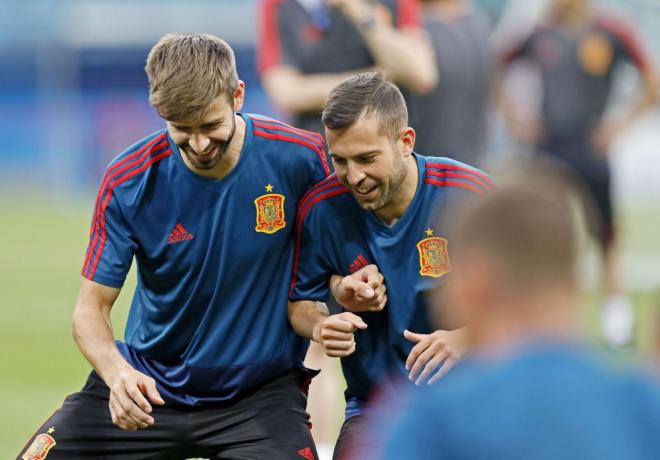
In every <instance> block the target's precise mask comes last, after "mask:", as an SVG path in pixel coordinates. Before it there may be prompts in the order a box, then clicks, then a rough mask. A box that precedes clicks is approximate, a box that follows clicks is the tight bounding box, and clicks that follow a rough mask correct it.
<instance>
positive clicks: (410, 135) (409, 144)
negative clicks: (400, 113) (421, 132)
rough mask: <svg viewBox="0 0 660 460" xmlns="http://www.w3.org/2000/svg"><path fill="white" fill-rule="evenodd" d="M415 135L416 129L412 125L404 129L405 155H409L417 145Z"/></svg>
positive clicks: (402, 139)
mask: <svg viewBox="0 0 660 460" xmlns="http://www.w3.org/2000/svg"><path fill="white" fill-rule="evenodd" d="M415 137H416V133H415V130H414V129H412V128H411V127H410V126H408V127H407V128H404V130H403V131H402V133H401V142H402V143H403V149H404V156H406V157H408V156H410V154H411V153H412V152H413V148H414V147H415Z"/></svg>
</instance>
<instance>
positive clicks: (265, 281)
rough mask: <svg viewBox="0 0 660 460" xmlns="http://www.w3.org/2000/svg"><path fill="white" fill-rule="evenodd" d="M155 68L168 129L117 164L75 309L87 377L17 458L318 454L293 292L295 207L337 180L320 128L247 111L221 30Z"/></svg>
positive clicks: (152, 59)
mask: <svg viewBox="0 0 660 460" xmlns="http://www.w3.org/2000/svg"><path fill="white" fill-rule="evenodd" d="M146 72H147V75H148V77H149V89H150V101H151V103H152V105H153V106H154V108H155V109H156V110H157V111H158V113H159V114H160V116H161V117H162V118H163V119H164V120H165V122H166V124H167V128H166V129H163V130H160V131H158V132H156V133H154V134H152V135H150V136H148V137H146V138H144V139H143V140H141V141H139V142H137V143H136V144H134V145H133V146H131V147H129V148H128V149H127V150H126V151H124V152H123V153H121V154H120V155H119V156H117V157H116V158H115V159H114V160H113V161H112V163H111V164H110V165H109V166H108V168H107V170H106V173H105V176H104V178H103V182H102V184H101V187H100V189H99V192H98V198H97V201H96V208H95V211H94V217H93V221H92V229H91V233H90V240H89V246H88V249H87V255H86V257H85V262H84V266H83V269H82V276H83V281H82V286H81V289H80V294H79V297H78V301H77V303H76V307H75V311H74V314H73V335H74V338H75V340H76V342H77V343H78V346H79V347H80V349H81V351H82V353H83V354H84V355H85V357H86V358H87V359H88V360H89V362H90V363H91V364H92V366H93V367H94V371H93V372H92V373H91V375H90V376H89V378H88V380H87V383H86V384H85V386H84V388H83V389H82V391H80V392H78V393H75V394H73V395H71V396H69V397H68V398H66V400H65V402H64V405H63V406H62V408H61V409H59V410H58V411H57V412H56V413H55V414H54V415H53V416H52V417H50V419H48V420H47V421H46V422H45V424H44V425H43V426H42V427H41V428H40V429H39V430H38V431H37V433H36V434H35V435H34V437H33V439H32V440H31V441H30V442H29V443H28V446H27V447H26V449H25V450H24V451H23V453H22V458H23V459H37V458H39V459H42V458H45V457H46V456H48V458H49V460H50V459H62V458H67V459H74V458H75V459H89V458H101V457H102V458H117V459H122V460H125V459H138V458H139V459H144V458H158V459H181V458H188V457H210V458H213V459H216V458H217V459H219V458H264V459H265V458H268V459H291V458H306V459H310V460H311V459H314V458H317V457H316V451H315V447H314V442H313V440H312V437H311V434H310V431H309V427H308V415H307V413H306V411H305V405H306V386H307V385H309V381H310V377H311V374H310V372H309V371H308V370H307V369H305V368H304V367H303V366H302V359H303V358H304V356H305V351H306V348H307V346H306V345H307V344H306V341H304V340H302V339H301V338H300V337H299V336H297V335H296V334H295V333H294V331H293V330H292V329H291V328H290V327H289V325H288V323H287V289H288V287H289V282H290V273H291V267H292V260H293V238H292V235H293V227H294V226H293V222H294V220H295V214H296V210H297V206H298V202H299V200H300V199H301V198H302V196H303V195H304V194H305V192H306V191H307V190H308V189H309V188H310V187H311V185H312V184H314V183H316V182H318V181H319V180H321V179H323V178H325V177H326V176H327V175H328V174H329V167H328V161H327V158H326V155H325V151H324V144H323V142H322V140H321V137H320V136H319V135H318V134H313V133H310V132H306V131H302V130H299V129H294V128H291V127H289V126H287V125H284V124H282V123H280V122H277V121H275V120H272V119H267V118H264V117H260V116H256V115H246V114H241V113H239V112H238V111H239V110H240V109H241V107H242V105H243V98H244V95H245V85H244V83H243V82H242V81H240V80H239V79H238V75H237V74H236V64H235V60H234V53H233V51H232V50H231V48H230V47H229V46H228V45H227V44H226V43H225V42H224V41H222V40H220V39H219V38H217V37H214V36H211V35H197V34H195V35H166V36H165V37H163V38H162V39H161V40H160V41H159V42H158V43H157V44H156V45H155V46H154V47H153V49H152V50H151V52H150V54H149V57H148V59H147V65H146ZM134 258H135V261H136V263H137V271H138V284H137V287H136V290H135V292H134V294H133V302H132V305H131V310H130V314H129V318H128V323H127V325H126V333H125V342H121V341H117V342H115V340H114V336H113V332H112V325H111V321H110V311H111V309H112V306H113V304H114V303H115V300H116V299H117V296H118V295H119V292H120V289H121V286H122V284H123V282H124V279H125V277H126V274H127V273H128V270H129V268H130V266H131V263H132V261H133V259H134ZM19 455H21V454H19Z"/></svg>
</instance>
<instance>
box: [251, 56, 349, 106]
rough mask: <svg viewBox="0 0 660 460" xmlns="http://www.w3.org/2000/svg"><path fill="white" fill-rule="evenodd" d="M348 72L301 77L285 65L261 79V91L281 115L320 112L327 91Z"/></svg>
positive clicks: (293, 69) (300, 74)
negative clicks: (282, 113) (263, 89)
mask: <svg viewBox="0 0 660 460" xmlns="http://www.w3.org/2000/svg"><path fill="white" fill-rule="evenodd" d="M350 75H352V73H346V72H344V73H315V74H308V75H306V74H303V73H301V72H300V71H299V70H298V69H296V68H295V67H292V66H288V65H277V66H274V67H271V68H270V69H268V70H266V71H265V72H264V74H263V76H262V82H263V85H264V88H265V89H266V91H267V92H268V95H269V96H270V97H271V99H272V102H273V104H274V105H275V107H277V108H278V109H279V110H282V111H285V112H291V113H295V112H313V111H318V112H320V111H321V108H322V107H323V104H324V103H325V98H326V97H327V96H328V94H329V93H330V90H332V88H334V87H335V86H337V85H338V84H339V83H341V82H342V81H344V80H345V79H346V78H347V77H348V76H350Z"/></svg>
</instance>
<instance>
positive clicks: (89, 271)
mask: <svg viewBox="0 0 660 460" xmlns="http://www.w3.org/2000/svg"><path fill="white" fill-rule="evenodd" d="M171 154H172V149H171V148H169V147H168V148H166V149H165V150H153V151H151V152H149V151H148V152H147V153H146V155H144V156H143V157H142V160H143V161H144V164H143V165H142V166H140V167H139V168H136V169H132V170H131V171H129V172H127V173H126V174H123V175H121V177H118V178H116V179H115V180H113V181H112V182H110V183H109V184H108V185H107V190H104V189H101V191H100V192H99V195H100V196H103V194H104V192H105V198H104V199H103V200H102V202H101V203H99V204H100V206H99V208H98V209H97V216H96V218H97V220H98V221H100V224H99V228H98V230H97V234H96V237H95V238H94V242H93V243H92V244H90V246H89V248H88V260H87V261H86V264H85V266H84V268H83V276H85V277H86V278H89V279H93V278H94V273H96V267H97V266H98V263H99V260H100V258H101V254H102V253H103V248H104V246H105V239H106V236H107V230H106V228H105V211H106V208H107V207H108V203H109V202H110V199H111V198H112V191H113V189H114V188H115V187H116V186H117V185H119V184H121V183H122V182H125V181H126V180H128V179H130V178H131V177H133V176H135V175H137V174H139V173H141V172H144V171H146V170H147V169H148V168H149V167H150V166H151V165H152V164H154V163H156V162H157V161H159V160H161V159H163V158H165V157H167V156H169V155H171ZM145 160H146V161H145ZM122 169H124V170H125V168H122ZM115 175H118V174H115ZM109 179H110V177H108V180H109ZM106 182H107V181H106ZM99 235H100V243H99V244H98V247H96V241H97V239H98V238H99ZM94 254H95V255H94ZM92 258H93V259H94V261H93V262H92V260H91V259H92ZM90 265H91V267H90Z"/></svg>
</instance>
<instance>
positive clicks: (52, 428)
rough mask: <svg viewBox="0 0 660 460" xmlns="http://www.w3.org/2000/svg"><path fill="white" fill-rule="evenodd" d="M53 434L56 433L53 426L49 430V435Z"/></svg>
mask: <svg viewBox="0 0 660 460" xmlns="http://www.w3.org/2000/svg"><path fill="white" fill-rule="evenodd" d="M53 433H55V427H54V426H51V427H50V428H48V434H53Z"/></svg>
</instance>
